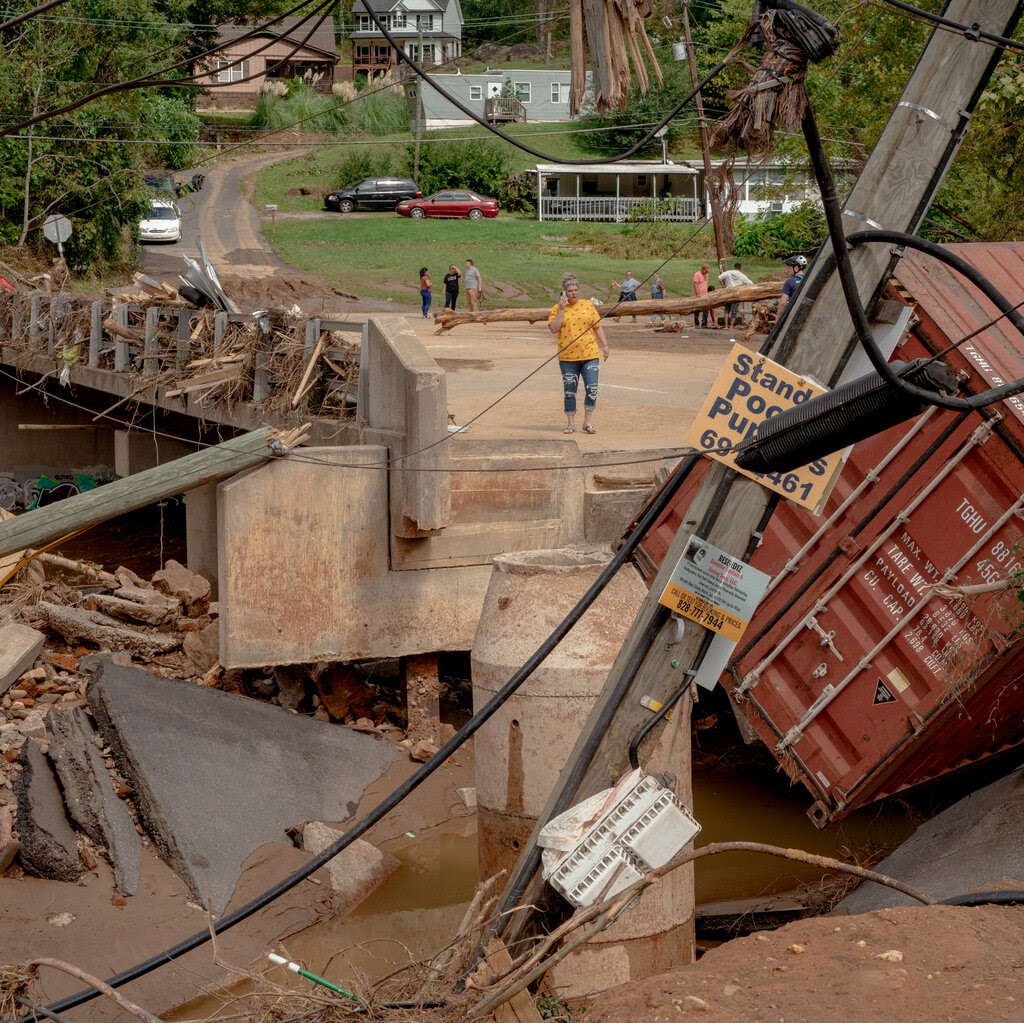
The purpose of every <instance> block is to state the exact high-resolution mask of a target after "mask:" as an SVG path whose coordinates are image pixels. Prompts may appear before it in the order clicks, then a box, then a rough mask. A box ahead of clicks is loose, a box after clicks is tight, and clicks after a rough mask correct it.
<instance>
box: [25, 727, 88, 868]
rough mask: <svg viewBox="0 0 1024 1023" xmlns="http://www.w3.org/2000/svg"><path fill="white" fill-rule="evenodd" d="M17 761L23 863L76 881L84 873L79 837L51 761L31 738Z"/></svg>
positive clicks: (28, 866) (27, 866)
mask: <svg viewBox="0 0 1024 1023" xmlns="http://www.w3.org/2000/svg"><path fill="white" fill-rule="evenodd" d="M18 763H19V764H20V765H21V773H20V774H19V775H18V776H17V777H16V778H15V779H14V792H15V795H16V796H17V797H18V837H19V838H20V839H21V853H20V858H21V865H22V866H23V867H24V868H25V872H26V873H27V874H33V875H34V876H36V877H48V878H50V879H52V880H54V881H77V880H78V879H79V877H81V876H82V864H81V861H80V860H79V858H78V840H77V838H76V837H75V832H74V829H73V828H72V827H71V825H70V824H69V823H68V818H67V814H66V813H65V811H64V800H63V798H62V797H61V793H60V786H59V785H58V784H57V779H56V778H55V777H54V774H53V771H52V770H51V768H50V762H49V761H48V760H47V759H46V757H45V756H44V755H43V754H42V753H41V752H40V750H39V747H38V746H37V745H36V744H35V743H34V742H31V741H29V742H26V743H25V745H24V746H23V747H22V749H21V755H20V756H19V757H18Z"/></svg>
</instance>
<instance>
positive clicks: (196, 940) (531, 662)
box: [19, 455, 700, 1023]
mask: <svg viewBox="0 0 1024 1023" xmlns="http://www.w3.org/2000/svg"><path fill="white" fill-rule="evenodd" d="M699 458H700V456H699V455H691V456H690V457H689V458H688V459H686V460H685V461H684V462H681V463H680V465H679V466H678V467H677V469H676V471H675V472H674V473H673V474H672V476H671V477H670V478H669V480H668V482H667V483H666V484H665V486H664V487H663V488H662V490H661V492H660V493H659V494H658V495H657V497H655V499H654V500H653V501H652V502H651V504H650V505H649V506H648V508H647V510H646V511H645V512H644V514H643V516H642V517H641V519H640V522H639V523H638V525H637V528H636V530H635V531H634V533H633V534H631V535H630V537H629V538H628V539H627V541H626V543H625V544H623V546H622V547H621V548H620V549H619V550H618V551H617V552H616V553H615V554H614V556H613V557H612V559H611V560H610V561H609V562H608V564H607V566H606V567H605V568H604V570H603V571H602V572H601V574H600V576H598V578H597V579H596V580H595V581H594V583H593V584H592V585H591V587H590V588H589V589H588V590H587V592H586V593H585V594H584V595H583V596H582V597H581V598H580V600H579V601H578V602H577V603H576V605H575V607H573V608H572V610H571V611H570V612H569V613H568V614H567V615H566V616H565V618H563V619H562V621H561V622H560V623H559V624H558V625H557V626H556V627H555V629H554V630H553V631H552V633H551V634H550V635H549V636H548V638H547V639H546V640H545V641H544V642H543V643H542V644H541V645H540V646H539V647H538V648H537V650H536V651H535V652H534V653H533V655H532V656H531V657H530V658H529V659H528V660H527V661H526V663H525V664H524V665H523V666H522V667H521V668H520V669H519V670H518V671H517V672H516V673H515V674H514V675H513V676H512V678H510V679H509V680H508V682H506V683H505V685H503V686H502V687H501V689H499V690H498V692H497V693H495V694H494V696H492V697H491V699H490V700H488V701H487V703H486V704H485V705H484V706H483V707H482V708H481V709H480V710H479V711H477V712H476V713H475V714H474V715H473V717H472V718H470V720H469V721H467V722H466V724H465V725H463V726H462V728H460V729H459V731H458V732H456V733H455V735H454V736H453V737H452V738H451V739H449V740H448V742H446V743H445V744H444V745H443V746H442V747H441V749H439V750H438V751H437V753H435V754H434V755H433V756H432V757H431V758H430V759H429V760H428V761H427V762H426V763H425V764H424V765H423V766H422V767H420V768H418V769H417V770H416V771H415V773H413V774H412V775H411V776H410V777H409V778H407V779H406V780H405V781H404V782H403V783H402V784H401V785H399V786H398V787H397V788H396V789H395V790H394V791H393V792H391V793H390V795H388V796H387V797H386V798H385V799H384V800H383V801H382V802H381V803H378V804H377V806H376V807H374V809H373V810H371V811H370V812H369V813H368V814H367V815H366V816H365V817H364V818H363V819H362V820H361V821H360V822H359V823H358V824H356V825H354V826H353V827H351V828H349V830H348V831H346V832H345V833H344V834H343V835H341V836H340V837H339V838H338V839H337V840H336V841H334V842H332V843H331V844H330V845H329V846H327V848H326V849H324V850H323V852H320V853H318V854H317V855H316V856H314V857H313V858H312V859H311V860H310V861H309V862H308V863H306V864H305V865H304V866H303V867H301V868H299V869H298V870H296V871H294V872H293V873H291V874H289V875H288V876H287V877H285V878H283V879H282V880H281V881H279V882H278V883H277V884H275V885H273V886H272V887H271V888H268V889H267V890H266V891H264V892H262V893H261V894H260V895H258V896H256V898H254V899H251V900H250V901H249V902H247V903H246V904H245V905H244V906H240V907H239V908H238V909H236V910H234V911H233V912H231V913H228V914H227V916H223V917H221V918H220V919H219V920H218V921H217V922H216V923H214V924H213V925H212V926H211V927H207V928H204V929H203V930H201V931H197V932H196V933H195V934H193V935H191V936H190V937H188V938H185V939H184V940H182V941H179V942H178V943H177V944H176V945H173V946H171V947H170V948H168V949H166V950H165V951H163V952H160V953H158V954H157V955H155V956H151V957H150V958H149V959H147V960H145V961H144V962H140V963H136V965H134V966H132V967H129V968H128V969H127V970H123V971H121V972H120V973H118V974H117V975H116V976H114V977H111V978H109V979H108V980H107V983H108V984H109V985H110V986H111V987H115V988H116V987H120V986H121V985H123V984H127V983H129V982H130V981H133V980H137V979H138V978H139V977H144V976H145V975H146V974H148V973H151V972H152V971H153V970H155V969H157V968H158V967H160V966H164V965H167V964H168V963H171V962H174V961H175V960H176V959H177V958H179V957H180V956H183V955H185V953H187V952H191V951H192V950H193V949H195V948H199V947H200V946H201V945H204V944H206V942H208V941H210V940H211V938H212V937H213V936H214V935H216V934H221V933H223V932H224V931H226V930H228V929H230V928H231V927H234V926H235V924H237V923H241V922H242V921H243V920H245V919H247V918H248V917H250V916H252V914H253V913H255V912H257V911H258V910H260V909H263V908H264V907H265V906H268V905H269V904H270V903H271V902H273V901H274V900H275V899H277V898H279V897H280V896H281V895H284V894H285V893H286V892H288V891H290V890H291V889H292V888H294V887H295V886H296V885H298V884H300V883H301V882H302V881H304V880H305V879H306V878H307V877H309V876H310V875H311V874H312V873H313V872H314V871H316V870H318V869H319V868H320V867H322V866H323V865H324V864H325V863H327V862H329V861H330V860H331V859H333V858H334V857H335V856H337V855H338V853H340V852H341V851H342V850H344V849H347V848H348V847H349V846H350V845H351V844H352V843H353V842H354V841H355V840H356V839H357V838H360V837H361V836H362V835H364V834H365V833H366V832H367V831H369V829H370V828H371V827H372V826H373V825H374V824H376V823H377V822H378V821H380V820H382V819H383V818H384V817H385V816H387V814H388V813H390V812H391V810H393V809H394V808H395V807H396V806H397V805H398V804H399V803H400V802H401V801H402V800H403V799H405V797H406V796H407V795H409V793H410V792H413V791H414V790H415V789H416V788H418V787H419V786H420V785H421V784H422V783H423V782H424V781H425V780H426V779H427V778H428V777H429V776H430V775H431V774H433V773H434V771H436V770H437V769H438V768H439V767H440V766H441V765H442V764H443V763H444V762H445V761H446V760H447V759H448V758H449V757H450V756H451V755H452V754H453V753H454V752H455V751H456V750H457V749H458V748H459V747H460V746H462V744H463V743H465V742H466V740H467V739H469V738H470V737H471V736H472V735H473V734H474V733H475V732H477V731H478V730H479V729H480V728H481V727H482V726H483V725H484V723H485V722H486V721H487V720H488V719H489V718H490V717H491V716H492V715H493V714H494V713H495V712H496V711H497V710H498V708H499V707H501V705H502V704H503V703H504V702H505V701H506V700H507V699H508V698H509V697H510V696H512V694H513V693H515V691H516V690H517V689H518V688H519V687H520V686H521V685H522V684H523V683H524V682H525V681H526V680H527V679H528V678H529V677H530V675H532V674H533V672H534V671H535V670H536V668H537V667H538V666H539V665H540V664H541V663H542V662H543V661H544V659H545V658H546V657H547V656H548V655H549V654H550V653H551V651H552V650H554V649H555V647H556V646H557V645H558V644H559V643H560V642H561V640H562V639H563V638H564V637H565V635H566V634H567V633H568V632H569V631H570V630H571V629H572V628H573V626H574V625H575V624H576V622H578V621H579V620H580V618H582V617H583V614H584V613H585V612H586V610H587V608H589V607H590V605H591V604H593V602H594V601H595V600H596V599H597V597H598V596H599V594H600V593H601V591H602V590H603V589H604V588H605V587H606V586H607V585H608V583H609V582H610V581H611V579H612V578H613V577H614V575H615V573H616V572H617V571H618V570H619V569H620V568H621V567H622V565H623V564H625V562H626V560H627V559H628V558H629V557H630V555H632V553H633V551H634V550H635V549H636V547H637V546H638V544H639V543H640V541H641V540H642V539H643V537H644V536H646V534H647V531H648V530H649V529H650V528H651V526H653V525H654V523H655V522H657V521H658V519H659V518H660V517H661V515H662V513H663V512H664V511H665V509H666V508H667V507H668V504H669V502H670V501H671V500H672V498H673V497H674V496H675V494H676V491H677V490H678V489H679V487H680V486H681V485H682V484H683V482H684V481H685V480H686V478H687V477H688V476H689V474H690V472H691V471H692V469H693V467H694V466H695V465H696V464H697V462H698V460H699ZM656 617H657V616H656ZM98 995H99V992H98V991H96V989H95V988H86V989H84V990H82V991H78V992H77V993H75V994H73V995H69V996H67V997H66V998H62V999H60V1000H59V1001H57V1002H54V1003H53V1004H51V1005H49V1006H47V1008H48V1009H49V1010H51V1011H52V1012H64V1011H65V1010H67V1009H72V1008H74V1007H75V1006H76V1005H81V1004H83V1003H84V1002H88V1001H91V1000H92V999H93V998H96V997H97V996H98ZM31 1021H35V1023H38V1017H37V1016H36V1015H35V1014H34V1013H33V1014H29V1015H26V1016H22V1017H21V1019H20V1020H19V1023H31Z"/></svg>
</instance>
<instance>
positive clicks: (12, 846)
mask: <svg viewBox="0 0 1024 1023" xmlns="http://www.w3.org/2000/svg"><path fill="white" fill-rule="evenodd" d="M20 851H21V842H19V841H18V840H17V839H16V838H15V837H14V815H13V814H12V813H11V811H10V808H9V807H7V806H0V874H2V873H3V872H4V871H5V870H6V869H7V868H8V867H9V866H10V865H11V864H12V863H13V862H14V857H15V856H17V855H18V853H19V852H20Z"/></svg>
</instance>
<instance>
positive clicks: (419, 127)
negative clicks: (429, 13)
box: [412, 15, 433, 181]
mask: <svg viewBox="0 0 1024 1023" xmlns="http://www.w3.org/2000/svg"><path fill="white" fill-rule="evenodd" d="M416 26H417V28H419V36H418V39H419V42H418V43H417V49H416V59H417V60H418V61H419V62H420V67H422V68H423V69H424V70H425V69H426V66H427V65H426V63H425V62H424V60H423V28H422V27H421V23H420V21H419V15H417V21H416ZM431 55H433V51H431ZM426 84H427V83H426V82H423V81H420V82H418V83H417V85H416V91H417V92H418V93H419V96H420V103H419V110H417V111H416V138H415V141H414V142H413V147H412V179H413V181H419V178H420V138H421V137H422V135H423V119H424V118H425V117H426V106H425V105H424V104H425V103H426V97H425V96H424V95H423V90H424V88H425V87H426Z"/></svg>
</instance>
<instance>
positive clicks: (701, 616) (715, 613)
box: [676, 596, 733, 632]
mask: <svg viewBox="0 0 1024 1023" xmlns="http://www.w3.org/2000/svg"><path fill="white" fill-rule="evenodd" d="M676 610H677V611H678V612H679V613H680V614H681V615H685V616H686V617H687V618H689V619H690V620H691V621H695V622H696V623H697V624H698V625H705V626H707V628H709V629H713V630H714V631H715V632H721V631H722V629H724V628H725V623H726V616H725V615H724V614H723V613H722V611H721V609H720V608H717V607H715V605H714V604H711V603H709V602H708V601H706V600H702V599H701V598H700V597H692V596H688V597H682V598H680V599H679V600H677V601H676ZM729 622H730V624H733V620H732V619H729Z"/></svg>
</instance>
